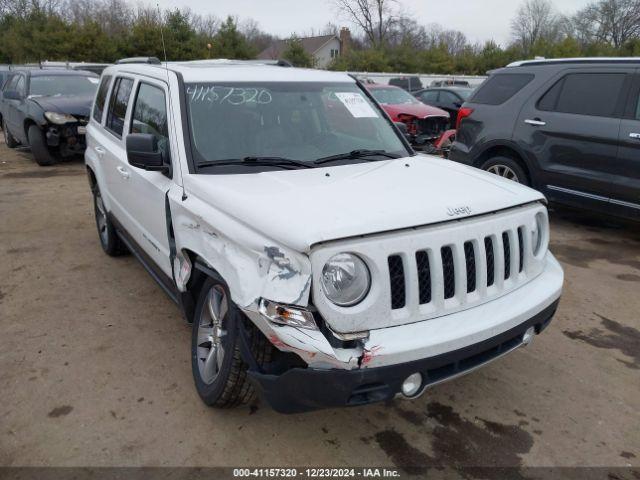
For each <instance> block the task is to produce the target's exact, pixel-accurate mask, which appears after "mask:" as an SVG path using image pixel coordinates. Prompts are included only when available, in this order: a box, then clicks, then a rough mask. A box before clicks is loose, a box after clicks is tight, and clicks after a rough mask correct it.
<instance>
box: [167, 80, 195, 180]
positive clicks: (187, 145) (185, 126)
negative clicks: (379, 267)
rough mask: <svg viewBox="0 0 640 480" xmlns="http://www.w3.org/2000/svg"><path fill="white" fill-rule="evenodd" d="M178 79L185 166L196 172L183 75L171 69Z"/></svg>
mask: <svg viewBox="0 0 640 480" xmlns="http://www.w3.org/2000/svg"><path fill="white" fill-rule="evenodd" d="M172 72H173V73H175V75H176V77H177V79H178V87H179V88H178V98H179V99H180V119H181V120H182V134H183V138H182V140H183V143H184V151H185V152H186V154H187V166H188V167H189V173H196V166H195V162H194V161H193V146H192V145H191V125H190V123H189V115H188V114H187V112H188V110H187V95H186V92H185V88H184V77H183V76H182V73H180V72H178V71H175V70H172Z"/></svg>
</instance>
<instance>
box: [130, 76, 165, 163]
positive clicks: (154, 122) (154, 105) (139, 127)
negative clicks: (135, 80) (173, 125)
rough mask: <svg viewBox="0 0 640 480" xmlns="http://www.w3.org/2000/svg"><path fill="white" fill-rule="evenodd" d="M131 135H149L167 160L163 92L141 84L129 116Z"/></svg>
mask: <svg viewBox="0 0 640 480" xmlns="http://www.w3.org/2000/svg"><path fill="white" fill-rule="evenodd" d="M131 133H149V134H151V135H154V136H155V137H156V138H157V139H158V147H159V149H160V150H161V151H162V152H163V153H165V158H167V159H168V158H169V129H168V126H167V101H166V97H165V94H164V90H162V89H161V88H158V87H154V86H152V85H149V84H147V83H141V84H140V87H139V88H138V96H137V97H136V103H135V104H134V106H133V114H132V115H131Z"/></svg>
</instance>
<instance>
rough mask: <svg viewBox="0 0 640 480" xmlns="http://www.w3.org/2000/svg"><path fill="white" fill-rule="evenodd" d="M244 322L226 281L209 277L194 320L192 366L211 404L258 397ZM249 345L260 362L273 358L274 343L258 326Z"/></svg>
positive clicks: (236, 402) (235, 403)
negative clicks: (245, 351)
mask: <svg viewBox="0 0 640 480" xmlns="http://www.w3.org/2000/svg"><path fill="white" fill-rule="evenodd" d="M243 322H245V317H244V315H243V314H242V312H241V311H240V309H238V307H237V306H236V305H235V304H234V303H233V301H232V300H231V296H230V294H229V289H228V288H227V285H226V284H225V282H224V280H222V278H221V277H219V276H217V275H216V276H212V277H209V278H207V279H206V280H205V282H204V284H203V286H202V289H201V290H200V296H199V298H198V304H197V306H196V312H195V316H194V321H193V332H192V337H191V367H192V371H193V378H194V381H195V385H196V390H197V391H198V395H200V398H201V399H202V401H203V402H204V403H205V404H207V405H208V406H210V407H217V408H232V407H236V406H238V405H241V404H245V403H249V402H250V401H251V400H252V399H253V398H254V397H255V390H254V388H253V385H252V384H251V381H250V380H249V378H248V375H247V369H248V366H247V364H246V363H245V362H244V360H243V359H242V354H241V350H240V342H241V341H242V339H241V338H240V335H241V334H240V331H239V329H240V328H244V324H243ZM249 347H250V349H251V352H252V354H253V356H254V358H255V359H256V361H257V362H258V363H259V364H264V363H266V362H268V361H270V359H271V353H272V351H273V346H272V345H271V343H269V341H268V340H267V339H266V338H265V337H264V336H263V335H262V334H261V333H260V332H259V331H258V330H257V329H256V328H253V329H252V330H251V332H250V338H249Z"/></svg>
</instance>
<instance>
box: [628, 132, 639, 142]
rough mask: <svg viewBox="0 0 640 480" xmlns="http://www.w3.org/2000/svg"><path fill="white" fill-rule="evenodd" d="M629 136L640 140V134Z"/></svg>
mask: <svg viewBox="0 0 640 480" xmlns="http://www.w3.org/2000/svg"><path fill="white" fill-rule="evenodd" d="M629 136H630V137H631V138H635V139H636V140H640V133H630V134H629Z"/></svg>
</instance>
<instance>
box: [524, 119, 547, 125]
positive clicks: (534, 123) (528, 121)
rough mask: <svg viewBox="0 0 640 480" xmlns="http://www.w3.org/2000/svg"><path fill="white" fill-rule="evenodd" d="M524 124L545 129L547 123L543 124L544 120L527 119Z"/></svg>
mask: <svg viewBox="0 0 640 480" xmlns="http://www.w3.org/2000/svg"><path fill="white" fill-rule="evenodd" d="M524 123H526V124H529V125H533V126H534V127H544V126H545V125H546V124H547V122H543V121H542V120H540V119H538V118H534V119H533V120H530V119H528V118H527V119H526V120H525V121H524Z"/></svg>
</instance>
